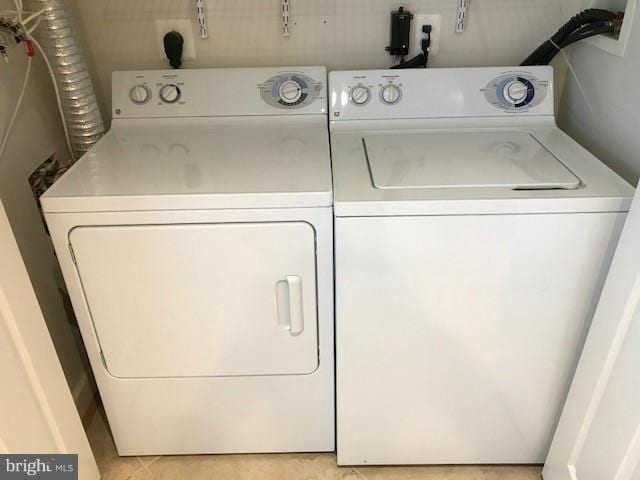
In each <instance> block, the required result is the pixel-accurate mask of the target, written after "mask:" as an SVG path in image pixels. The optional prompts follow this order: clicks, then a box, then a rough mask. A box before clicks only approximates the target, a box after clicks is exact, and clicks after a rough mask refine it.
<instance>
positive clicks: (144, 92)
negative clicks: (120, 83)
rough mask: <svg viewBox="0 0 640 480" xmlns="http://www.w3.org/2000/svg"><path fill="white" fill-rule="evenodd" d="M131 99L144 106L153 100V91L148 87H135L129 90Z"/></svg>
mask: <svg viewBox="0 0 640 480" xmlns="http://www.w3.org/2000/svg"><path fill="white" fill-rule="evenodd" d="M129 98H130V99H131V101H132V102H133V103H135V104H137V105H142V104H143V103H147V102H148V101H149V99H150V98H151V90H149V87H147V86H146V85H141V84H139V85H134V86H133V87H131V90H129Z"/></svg>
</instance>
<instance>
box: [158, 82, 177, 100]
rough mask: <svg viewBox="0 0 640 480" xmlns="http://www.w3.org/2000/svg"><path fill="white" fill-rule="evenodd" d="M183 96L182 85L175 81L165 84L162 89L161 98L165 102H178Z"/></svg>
mask: <svg viewBox="0 0 640 480" xmlns="http://www.w3.org/2000/svg"><path fill="white" fill-rule="evenodd" d="M181 96H182V92H181V91H180V87H178V86H177V85H175V84H173V83H168V84H166V85H163V86H162V88H161V89H160V98H161V99H162V101H163V102H165V103H176V102H177V101H178V100H180V97H181Z"/></svg>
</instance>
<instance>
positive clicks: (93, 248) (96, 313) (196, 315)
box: [69, 222, 318, 378]
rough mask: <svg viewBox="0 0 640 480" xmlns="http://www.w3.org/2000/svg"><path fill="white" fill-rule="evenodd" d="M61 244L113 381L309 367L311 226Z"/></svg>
mask: <svg viewBox="0 0 640 480" xmlns="http://www.w3.org/2000/svg"><path fill="white" fill-rule="evenodd" d="M69 240H70V244H71V247H72V249H73V252H74V255H75V259H76V264H77V269H78V273H79V275H80V280H81V282H82V285H83V287H84V292H85V296H86V301H87V303H88V306H89V310H90V311H91V316H92V319H93V324H94V327H95V332H96V335H97V338H98V341H99V343H100V346H101V349H102V353H103V356H104V362H105V367H106V368H107V370H108V371H109V372H110V373H111V374H112V375H114V376H116V377H124V378H131V377H185V376H236V375H291V374H307V373H310V372H313V371H314V370H315V369H316V368H317V366H318V338H317V316H316V267H315V231H314V229H313V227H312V226H311V225H309V224H308V223H305V222H282V223H244V224H243V223H236V224H192V225H134V226H126V225H125V226H107V227H79V228H76V229H74V230H73V231H72V232H71V234H70V238H69Z"/></svg>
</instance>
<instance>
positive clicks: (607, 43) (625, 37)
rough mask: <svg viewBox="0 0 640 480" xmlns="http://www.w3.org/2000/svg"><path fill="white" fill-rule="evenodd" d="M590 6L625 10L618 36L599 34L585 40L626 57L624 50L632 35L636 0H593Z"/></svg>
mask: <svg viewBox="0 0 640 480" xmlns="http://www.w3.org/2000/svg"><path fill="white" fill-rule="evenodd" d="M625 4H626V5H625ZM588 6H589V8H605V9H607V10H611V11H614V12H615V11H624V13H625V15H624V21H623V22H622V30H621V31H620V35H619V36H618V38H615V37H612V36H610V35H597V36H595V37H591V38H588V39H586V40H585V42H587V43H589V44H590V45H593V46H594V47H597V48H600V49H602V50H604V51H606V52H609V53H613V54H614V55H617V56H619V57H624V52H625V50H626V49H627V43H628V42H629V37H630V36H631V27H632V25H633V20H634V16H635V9H636V0H626V2H625V1H624V0H593V1H591V2H590V4H589V5H588Z"/></svg>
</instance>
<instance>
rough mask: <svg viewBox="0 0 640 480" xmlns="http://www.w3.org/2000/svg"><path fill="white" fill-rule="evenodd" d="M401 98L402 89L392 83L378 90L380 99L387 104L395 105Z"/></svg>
mask: <svg viewBox="0 0 640 480" xmlns="http://www.w3.org/2000/svg"><path fill="white" fill-rule="evenodd" d="M401 98H402V90H400V87H398V86H397V85H394V84H392V83H391V84H389V85H385V86H384V87H382V90H381V91H380V99H381V100H382V102H383V103H385V104H387V105H395V104H396V103H398V102H399V101H400V99H401Z"/></svg>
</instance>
